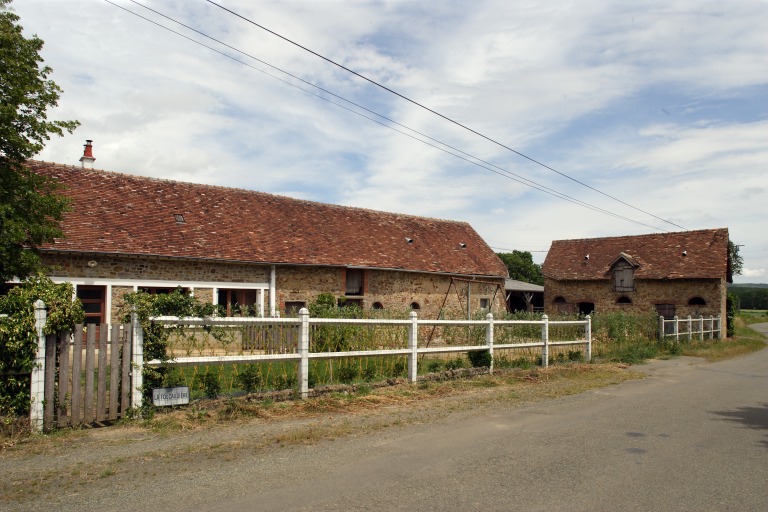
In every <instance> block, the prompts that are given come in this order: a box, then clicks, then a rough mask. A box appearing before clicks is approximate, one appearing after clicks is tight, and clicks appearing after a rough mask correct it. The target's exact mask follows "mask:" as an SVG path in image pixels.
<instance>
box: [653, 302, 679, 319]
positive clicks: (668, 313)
mask: <svg viewBox="0 0 768 512" xmlns="http://www.w3.org/2000/svg"><path fill="white" fill-rule="evenodd" d="M656 312H657V313H658V314H659V316H663V317H664V319H665V320H672V319H673V318H675V305H674V304H656Z"/></svg>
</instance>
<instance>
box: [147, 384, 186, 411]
mask: <svg viewBox="0 0 768 512" xmlns="http://www.w3.org/2000/svg"><path fill="white" fill-rule="evenodd" d="M152 403H153V404H154V405H156V406H158V407H162V406H165V405H185V404H188V403H189V387H188V386H178V387H175V388H152Z"/></svg>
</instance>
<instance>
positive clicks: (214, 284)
mask: <svg viewBox="0 0 768 512" xmlns="http://www.w3.org/2000/svg"><path fill="white" fill-rule="evenodd" d="M51 280H52V281H53V282H54V283H72V284H74V285H102V286H132V287H133V289H134V290H138V288H144V287H147V288H155V287H159V288H175V287H177V286H181V287H182V288H189V289H193V288H237V289H244V290H266V289H269V283H241V282H230V281H170V280H166V281H160V280H157V279H115V278H100V277H96V278H91V277H59V276H51Z"/></svg>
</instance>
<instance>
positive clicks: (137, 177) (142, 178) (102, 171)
mask: <svg viewBox="0 0 768 512" xmlns="http://www.w3.org/2000/svg"><path fill="white" fill-rule="evenodd" d="M27 162H34V163H37V164H44V165H48V166H56V167H62V168H65V169H71V170H74V171H78V172H84V173H100V174H106V175H110V174H111V175H115V176H122V177H126V178H128V179H135V180H140V181H150V182H152V181H154V182H159V183H171V184H178V185H181V186H187V187H195V188H198V187H202V188H209V189H213V190H224V191H227V190H229V191H239V192H244V193H247V194H258V195H262V196H270V197H275V198H279V199H287V200H290V201H295V202H299V203H307V204H310V205H320V206H323V207H327V208H338V209H349V210H355V211H365V212H371V213H375V214H377V215H388V216H392V217H399V218H404V219H415V220H433V221H437V222H445V223H453V224H462V225H469V223H468V222H467V221H459V220H452V219H442V218H439V217H428V216H424V215H413V214H408V213H398V212H388V211H384V210H375V209H373V208H365V207H362V206H348V205H340V204H334V203H325V202H322V201H314V200H311V199H302V198H296V197H291V196H288V195H283V194H275V193H273V192H264V191H261V190H252V189H247V188H241V187H227V186H224V185H210V184H207V183H194V182H191V181H181V180H172V179H169V178H157V177H154V176H145V175H143V174H131V173H126V172H118V171H109V170H106V169H84V168H82V167H79V166H77V165H68V164H60V163H56V162H46V161H44V160H34V159H29V160H27Z"/></svg>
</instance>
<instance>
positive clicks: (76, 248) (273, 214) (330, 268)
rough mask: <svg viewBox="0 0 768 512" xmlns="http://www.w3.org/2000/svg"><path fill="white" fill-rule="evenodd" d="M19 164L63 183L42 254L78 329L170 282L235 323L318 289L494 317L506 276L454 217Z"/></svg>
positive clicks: (288, 308)
mask: <svg viewBox="0 0 768 512" xmlns="http://www.w3.org/2000/svg"><path fill="white" fill-rule="evenodd" d="M93 160H94V158H93V156H92V152H91V146H90V141H89V143H88V144H87V145H86V151H85V155H84V156H83V159H81V161H83V163H84V166H83V167H82V168H81V167H74V166H66V165H59V164H54V163H45V162H40V161H29V162H28V166H29V168H30V169H32V170H33V171H34V172H37V173H40V174H44V175H48V176H52V177H54V178H56V179H58V180H59V181H60V182H61V183H63V184H64V186H65V187H66V190H65V194H66V195H67V196H69V197H70V198H71V200H72V211H71V212H69V213H68V214H66V217H65V219H64V221H63V224H62V227H63V231H64V233H65V237H64V238H62V239H60V240H56V241H55V243H53V244H50V245H47V246H45V247H42V248H41V256H42V259H43V263H44V264H45V265H47V266H48V267H49V268H51V277H52V278H53V280H54V281H57V282H63V281H68V282H71V283H73V284H74V285H75V286H76V293H77V296H78V297H79V298H80V299H81V301H82V302H83V304H84V307H85V309H86V312H87V320H86V321H87V322H89V323H90V322H94V323H100V322H105V323H109V322H111V321H114V320H116V314H117V310H118V308H119V306H120V305H121V303H122V300H121V299H122V297H123V296H124V295H125V294H126V293H129V292H134V291H136V290H145V291H147V292H150V293H167V292H169V291H171V290H173V289H175V288H176V287H182V288H184V289H185V290H187V291H188V292H189V293H192V294H194V295H195V297H197V298H199V299H200V300H203V301H209V302H213V303H216V304H219V305H221V306H222V307H223V308H226V310H227V314H230V315H231V314H235V313H237V312H238V310H239V311H242V310H243V306H247V307H248V311H249V312H248V314H253V315H259V316H277V315H282V316H286V315H293V314H295V312H296V311H297V310H298V308H301V307H303V306H305V305H307V304H308V303H309V302H311V301H313V300H314V299H316V298H317V296H318V295H319V294H321V293H331V294H333V295H334V296H335V297H336V298H337V300H338V302H339V304H340V305H356V306H359V307H361V308H363V309H366V310H368V309H385V310H395V311H400V310H402V311H408V310H411V309H414V310H420V312H419V315H420V316H424V317H427V318H436V317H437V315H438V314H439V313H440V312H441V311H444V312H448V311H453V312H454V313H455V314H460V315H463V316H466V315H467V309H468V308H469V313H471V314H475V313H478V312H480V311H481V310H488V311H493V312H495V313H501V312H503V311H505V296H504V282H505V278H506V277H508V272H507V268H506V267H505V265H504V263H503V262H502V261H501V260H500V259H499V258H498V256H497V255H496V254H495V253H494V252H493V250H492V249H491V248H490V247H489V246H488V245H487V244H486V243H485V242H484V241H483V240H482V238H480V236H479V235H478V234H477V233H476V232H475V230H474V229H472V227H471V226H470V225H469V224H467V223H465V222H454V221H447V220H438V219H431V218H424V217H417V216H411V215H400V214H394V213H386V212H380V211H374V210H368V209H362V208H351V207H345V206H336V205H330V204H322V203H318V202H311V201H303V200H298V199H292V198H289V197H282V196H277V195H271V194H266V193H261V192H254V191H250V190H241V189H235V188H224V187H218V186H208V185H198V184H192V183H182V182H178V181H169V180H161V179H154V178H148V177H141V176H135V175H128V174H118V173H114V172H106V171H101V170H94V169H92V168H90V166H88V165H85V164H89V163H92V162H93Z"/></svg>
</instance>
